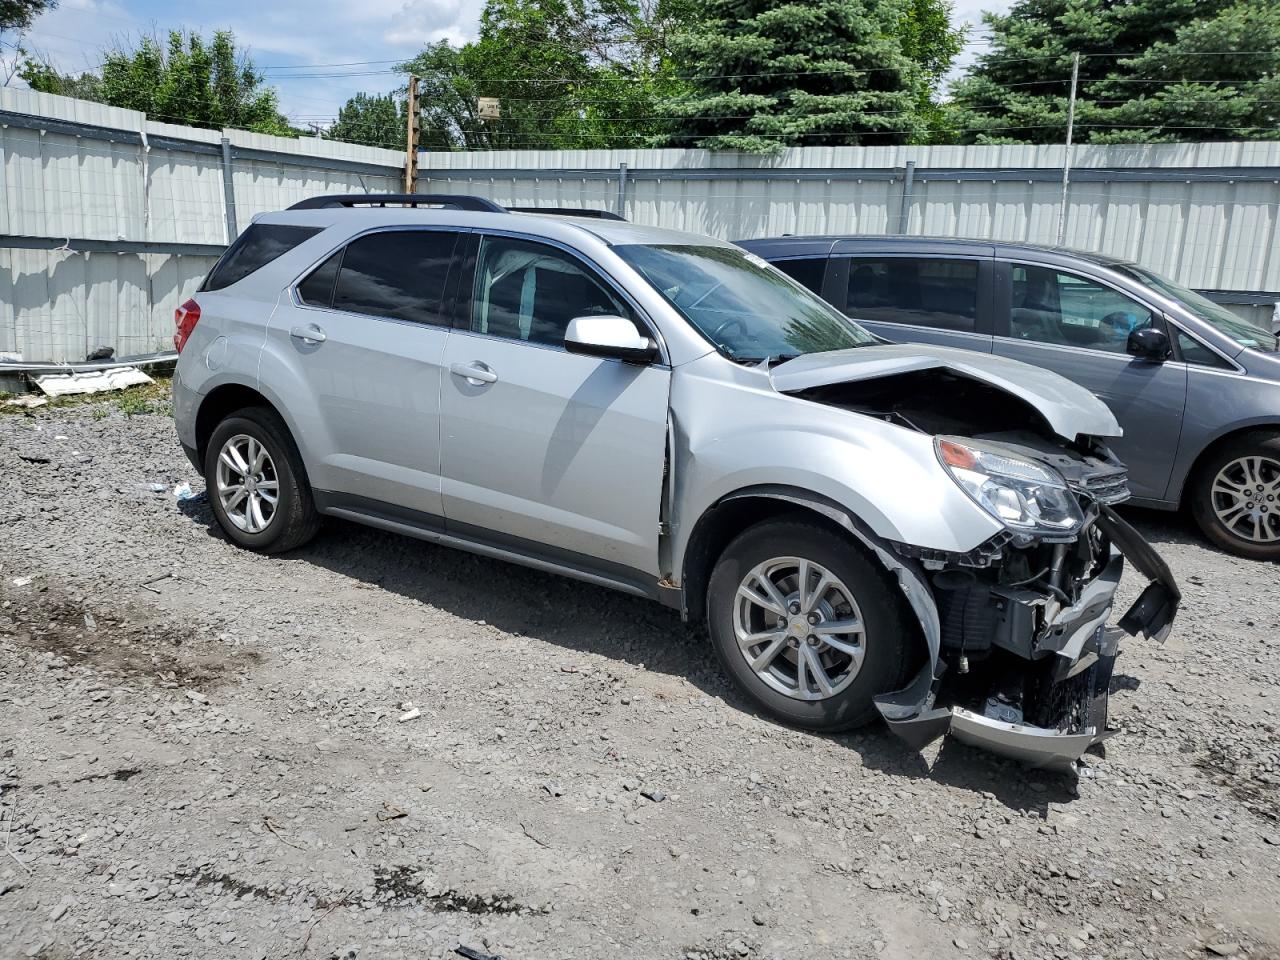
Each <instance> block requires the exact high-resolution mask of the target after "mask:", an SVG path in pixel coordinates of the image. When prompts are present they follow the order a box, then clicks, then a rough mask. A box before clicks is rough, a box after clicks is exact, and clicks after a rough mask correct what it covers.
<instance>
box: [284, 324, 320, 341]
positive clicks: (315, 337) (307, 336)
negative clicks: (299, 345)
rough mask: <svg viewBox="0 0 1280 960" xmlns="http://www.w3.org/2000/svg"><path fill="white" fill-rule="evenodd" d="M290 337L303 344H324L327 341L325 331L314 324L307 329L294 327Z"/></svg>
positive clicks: (307, 326)
mask: <svg viewBox="0 0 1280 960" xmlns="http://www.w3.org/2000/svg"><path fill="white" fill-rule="evenodd" d="M289 336H291V337H293V338H294V339H295V340H301V341H302V342H303V343H324V341H325V335H324V331H323V330H321V329H320V328H319V327H317V326H316V325H315V324H314V323H308V324H307V325H306V326H305V327H302V326H298V327H294V328H293V329H291V330H290V331H289Z"/></svg>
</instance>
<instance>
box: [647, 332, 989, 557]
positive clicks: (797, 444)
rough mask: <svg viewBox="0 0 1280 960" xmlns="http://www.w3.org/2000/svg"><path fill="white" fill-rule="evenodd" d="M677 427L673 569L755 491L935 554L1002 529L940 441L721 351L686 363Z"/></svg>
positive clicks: (676, 389)
mask: <svg viewBox="0 0 1280 960" xmlns="http://www.w3.org/2000/svg"><path fill="white" fill-rule="evenodd" d="M712 364H715V365H717V366H715V367H714V368H711V369H703V368H704V367H705V366H708V365H712ZM726 366H728V367H729V368H731V369H726ZM671 424H672V434H673V445H672V446H673V449H672V478H673V489H672V494H673V495H672V507H673V509H672V517H671V519H672V521H673V523H672V569H673V570H674V571H679V570H681V569H682V568H683V564H684V557H685V551H686V550H687V549H688V546H689V538H690V536H691V535H692V532H693V528H694V526H695V524H696V522H697V520H698V518H700V517H702V516H703V515H704V514H705V513H706V512H707V511H708V510H709V509H711V508H712V507H714V506H715V505H716V504H717V503H719V502H720V501H721V500H723V499H724V498H725V497H728V496H729V495H731V494H734V493H736V492H737V491H740V490H744V489H748V488H752V487H785V488H788V489H791V490H801V491H807V492H808V493H810V494H813V495H815V496H817V497H819V498H823V499H825V500H827V501H830V502H832V503H834V504H837V505H838V506H839V507H840V508H841V509H843V510H844V511H845V512H846V513H848V514H849V515H850V516H853V517H856V518H858V520H860V521H861V522H862V523H863V524H864V525H865V527H866V529H867V530H868V531H869V532H870V533H872V534H874V535H875V536H876V537H878V538H880V539H881V540H883V541H894V542H899V543H906V544H910V545H912V546H915V547H919V548H924V549H928V550H938V551H943V552H948V553H967V552H969V551H970V550H973V549H974V548H975V547H977V546H979V545H980V544H982V543H985V542H986V541H987V540H989V539H991V537H993V536H995V535H996V534H998V533H999V532H1001V530H1002V529H1003V527H1002V526H1001V525H1000V524H999V523H998V522H997V521H996V520H995V518H994V517H992V516H991V515H990V514H988V513H987V512H986V511H984V510H982V509H981V508H980V507H979V506H978V505H977V504H975V503H974V502H973V501H972V500H971V499H970V498H969V497H968V496H967V495H966V494H965V493H964V491H963V490H961V489H960V487H959V485H957V484H956V483H955V481H954V480H952V479H951V477H950V475H948V474H947V472H946V471H945V470H944V469H943V467H942V465H941V464H940V463H939V462H938V458H937V454H936V453H935V451H934V446H933V438H932V437H930V436H927V435H925V434H922V433H919V432H917V431H914V430H909V429H906V428H904V427H900V426H896V425H894V424H890V423H886V422H885V421H883V420H878V419H876V418H875V417H870V416H866V415H863V414H859V413H854V412H851V411H848V410H841V409H838V408H835V407H830V406H826V405H824V404H820V403H813V402H811V401H808V400H802V399H800V398H797V397H791V396H786V395H784V394H779V393H777V392H776V391H775V390H774V389H773V386H772V384H771V383H770V381H769V376H768V373H767V372H765V371H763V370H760V369H753V368H742V367H738V366H736V365H732V364H727V362H726V361H724V359H723V358H721V357H719V356H718V355H714V356H712V357H708V358H704V359H702V360H699V361H695V362H694V363H690V364H687V365H685V366H682V367H678V368H677V369H676V371H675V373H674V375H673V377H672V385H671Z"/></svg>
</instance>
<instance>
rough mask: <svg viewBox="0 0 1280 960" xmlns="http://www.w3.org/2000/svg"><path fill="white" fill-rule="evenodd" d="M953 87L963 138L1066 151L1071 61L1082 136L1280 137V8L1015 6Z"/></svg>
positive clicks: (1241, 0) (1230, 0) (1103, 1)
mask: <svg viewBox="0 0 1280 960" xmlns="http://www.w3.org/2000/svg"><path fill="white" fill-rule="evenodd" d="M984 19H985V21H986V25H987V28H988V30H989V31H990V32H991V35H992V37H993V39H994V44H993V46H992V49H991V50H990V51H989V52H987V53H986V54H984V55H983V56H982V57H980V58H979V59H978V62H977V64H976V66H975V67H974V70H973V71H972V73H971V75H970V76H968V77H966V78H964V79H963V80H961V81H960V82H958V83H957V84H956V85H955V86H954V88H953V94H954V100H953V103H952V104H951V111H952V117H951V122H952V123H953V124H954V126H955V127H957V128H960V129H961V130H962V131H963V133H962V134H961V136H962V139H964V140H965V141H966V142H978V143H1000V142H1023V143H1026V142H1030V143H1061V142H1062V140H1063V138H1064V136H1065V133H1066V114H1067V100H1068V92H1069V84H1070V76H1071V58H1072V54H1074V53H1079V54H1080V80H1079V85H1078V90H1077V105H1076V130H1075V139H1076V140H1078V141H1084V142H1093V143H1105V142H1128V143H1132V142H1155V141H1174V140H1191V141H1194V140H1240V139H1259V138H1266V139H1274V138H1276V137H1278V136H1280V130H1277V126H1278V124H1277V121H1278V120H1280V112H1278V111H1277V110H1276V107H1277V101H1278V100H1280V82H1278V80H1277V75H1278V73H1280V5H1278V4H1276V3H1275V2H1273V0H1268V2H1257V0H1130V2H1127V3H1114V2H1110V0H1019V2H1017V3H1015V4H1014V6H1013V7H1012V8H1011V9H1010V10H1009V12H1008V13H1007V14H1003V15H997V14H984Z"/></svg>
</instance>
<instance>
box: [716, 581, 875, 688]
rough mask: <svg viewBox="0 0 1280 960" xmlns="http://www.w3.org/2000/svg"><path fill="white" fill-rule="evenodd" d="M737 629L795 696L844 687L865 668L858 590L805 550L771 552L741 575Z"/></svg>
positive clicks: (772, 678)
mask: <svg viewBox="0 0 1280 960" xmlns="http://www.w3.org/2000/svg"><path fill="white" fill-rule="evenodd" d="M733 629H734V634H735V636H736V637H737V640H738V649H739V650H740V651H741V653H742V656H743V657H744V658H745V659H746V661H747V664H748V666H750V667H751V669H752V670H753V671H754V672H755V674H756V676H758V677H759V678H760V679H761V680H762V681H764V683H766V684H768V685H769V686H770V687H772V688H773V689H774V690H777V691H778V692H779V693H782V694H784V695H786V696H788V697H791V698H793V699H796V700H826V699H827V698H829V697H834V696H836V695H837V694H839V693H840V692H841V691H842V690H844V689H845V688H846V687H847V686H848V685H849V684H850V683H852V682H853V679H854V677H856V676H857V675H858V671H859V670H861V669H862V662H863V659H864V656H865V653H866V646H865V643H866V637H865V633H864V627H863V620H862V614H861V612H860V611H859V610H858V604H857V602H856V601H855V600H854V598H853V593H852V592H851V591H850V590H849V588H848V587H846V586H845V585H844V584H843V583H842V582H841V581H840V579H839V578H838V577H836V576H835V575H834V574H833V573H831V571H829V570H827V569H826V568H824V567H822V566H820V565H819V564H817V563H814V562H813V561H812V560H806V559H804V558H802V557H776V558H774V559H772V560H767V561H765V562H764V563H761V564H758V565H757V566H756V567H754V568H752V570H751V571H750V572H748V573H747V575H746V576H745V577H743V578H742V581H741V583H740V584H739V586H738V592H737V595H736V598H735V602H734V617H733Z"/></svg>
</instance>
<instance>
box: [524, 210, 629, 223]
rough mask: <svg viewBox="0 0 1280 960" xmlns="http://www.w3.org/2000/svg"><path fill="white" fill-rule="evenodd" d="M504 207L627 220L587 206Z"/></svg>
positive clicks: (560, 214) (559, 214)
mask: <svg viewBox="0 0 1280 960" xmlns="http://www.w3.org/2000/svg"><path fill="white" fill-rule="evenodd" d="M506 209H507V210H508V211H509V212H510V213H550V214H552V215H554V216H557V217H591V218H593V219H595V220H621V221H622V222H623V223H626V222H627V218H626V217H620V216H618V214H616V213H614V212H612V211H610V210H592V209H590V208H587V207H507V208H506Z"/></svg>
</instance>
